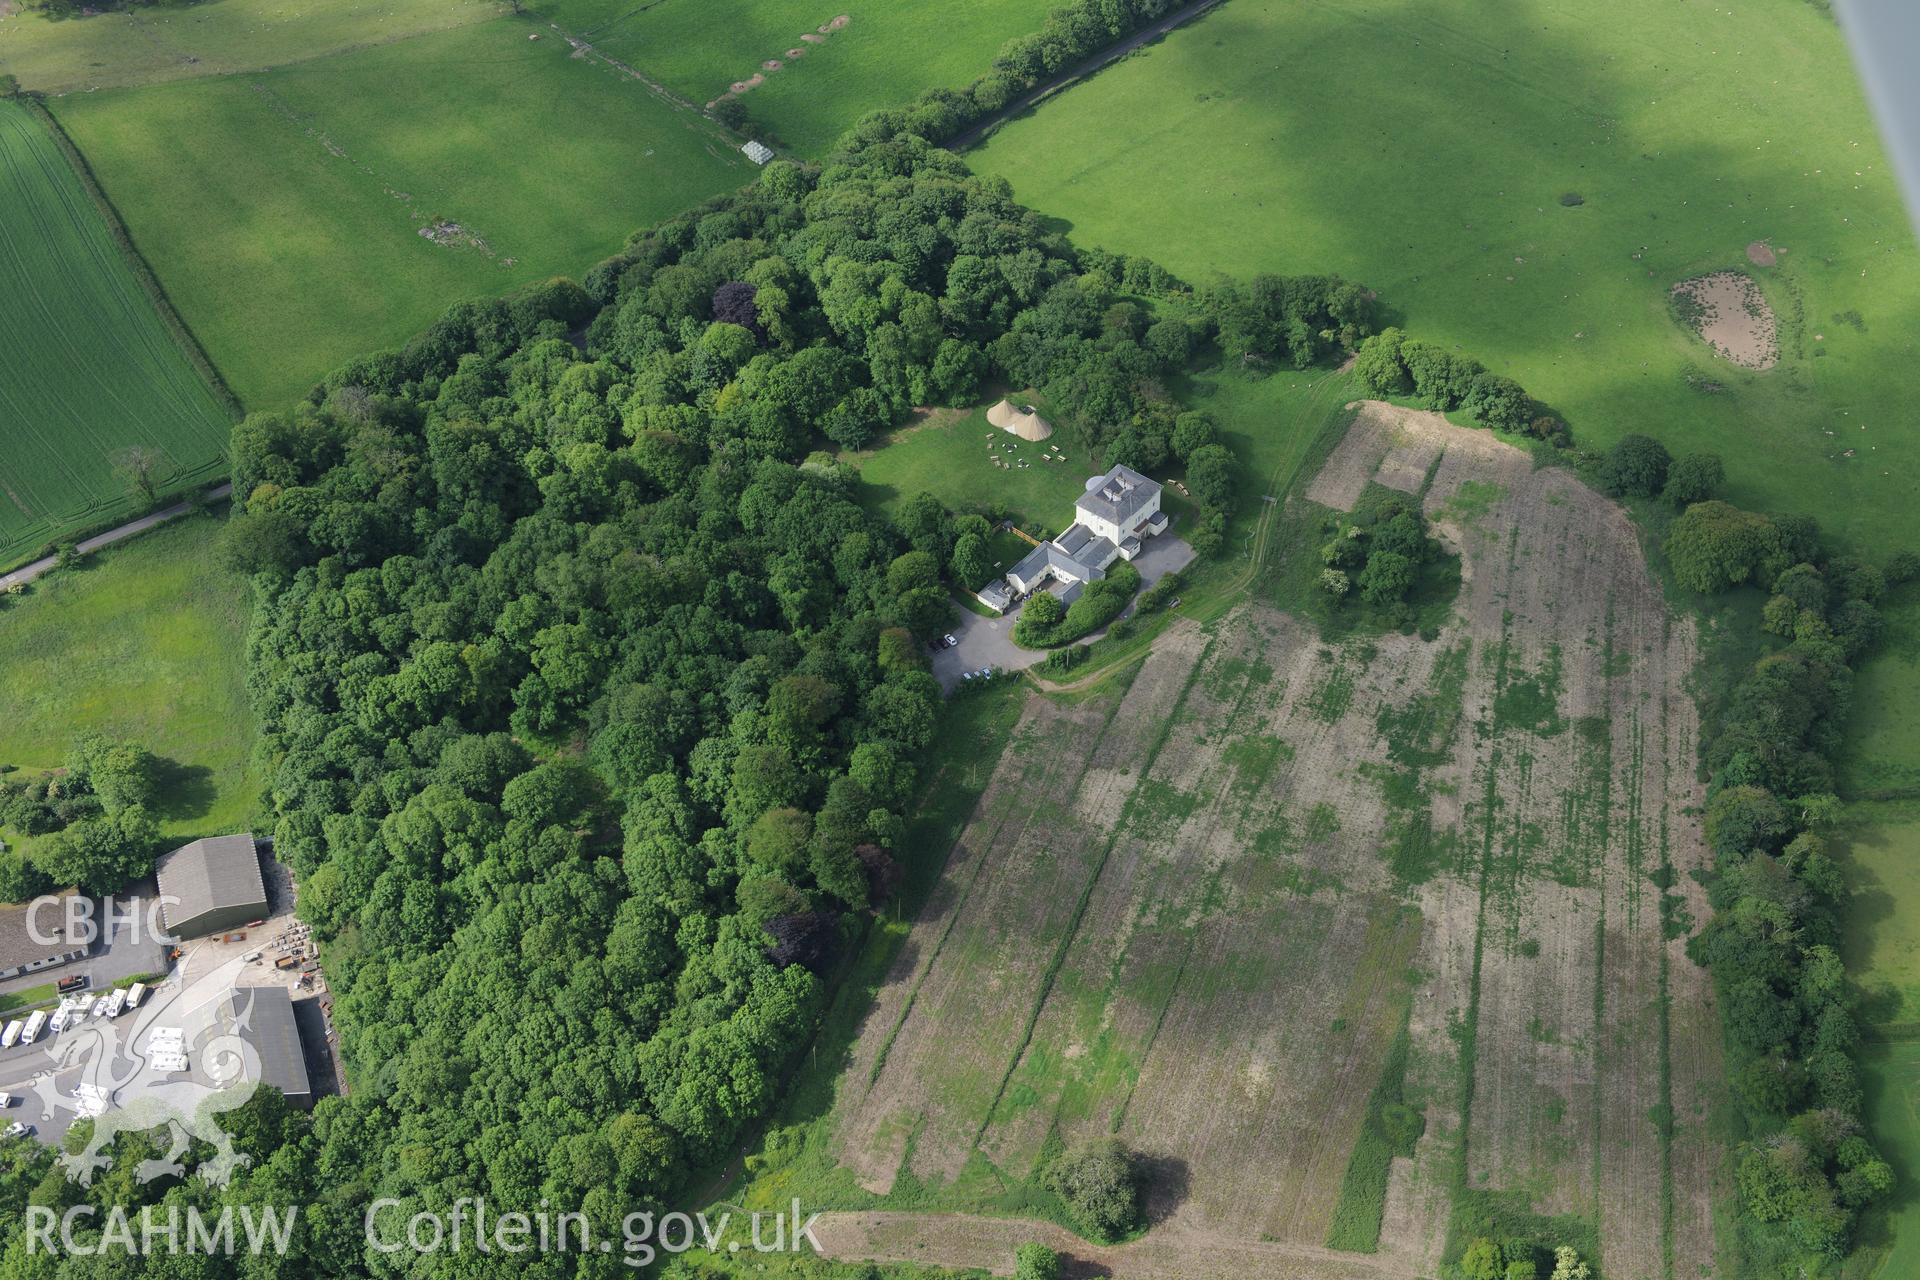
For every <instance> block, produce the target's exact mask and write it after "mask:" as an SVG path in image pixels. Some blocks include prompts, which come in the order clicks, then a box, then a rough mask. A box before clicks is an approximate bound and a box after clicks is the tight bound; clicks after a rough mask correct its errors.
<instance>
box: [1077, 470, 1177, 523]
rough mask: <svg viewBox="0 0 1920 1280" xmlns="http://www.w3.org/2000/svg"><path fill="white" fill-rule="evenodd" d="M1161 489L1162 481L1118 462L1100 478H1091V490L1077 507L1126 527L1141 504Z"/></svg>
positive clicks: (1089, 489) (1081, 497) (1081, 496)
mask: <svg viewBox="0 0 1920 1280" xmlns="http://www.w3.org/2000/svg"><path fill="white" fill-rule="evenodd" d="M1159 492H1160V486H1159V484H1158V483H1156V482H1154V481H1152V480H1149V479H1147V478H1146V477H1145V476H1143V475H1141V474H1140V473H1139V472H1138V471H1135V470H1134V469H1133V468H1132V467H1129V466H1116V467H1115V468H1114V469H1113V470H1111V471H1109V472H1107V474H1105V475H1104V476H1101V477H1100V479H1099V480H1098V481H1089V482H1088V484H1087V491H1086V492H1085V493H1083V494H1081V495H1080V501H1078V502H1076V503H1074V507H1075V509H1077V510H1079V511H1082V512H1085V513H1086V514H1087V515H1089V516H1093V517H1096V518H1098V519H1101V520H1110V521H1112V522H1113V523H1114V524H1117V525H1119V526H1121V527H1122V528H1125V527H1126V526H1127V522H1128V521H1130V520H1131V519H1133V515H1134V513H1135V512H1136V511H1138V510H1140V508H1141V507H1144V506H1146V505H1147V503H1148V502H1149V501H1151V500H1152V499H1153V498H1154V496H1155V495H1157V494H1158V493H1159Z"/></svg>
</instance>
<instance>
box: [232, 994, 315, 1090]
mask: <svg viewBox="0 0 1920 1280" xmlns="http://www.w3.org/2000/svg"><path fill="white" fill-rule="evenodd" d="M219 1025H221V1026H222V1027H224V1028H228V1029H231V1030H232V1031H233V1033H234V1034H236V1035H239V1036H241V1037H242V1038H243V1039H245V1040H246V1042H247V1043H248V1044H250V1045H252V1046H253V1049H254V1052H255V1053H257V1054H259V1055H260V1079H259V1081H258V1083H260V1084H270V1085H272V1086H273V1087H274V1088H276V1089H278V1090H279V1091H280V1092H282V1093H284V1094H286V1095H287V1097H288V1098H291V1099H292V1100H294V1101H296V1102H299V1101H302V1100H304V1099H305V1098H307V1097H308V1096H310V1095H311V1094H312V1092H313V1085H312V1084H311V1083H310V1082H309V1081H308V1079H307V1058H306V1054H305V1053H304V1052H303V1051H302V1049H301V1047H300V1029H299V1027H298V1026H297V1025H296V1024H295V1023H294V1019H293V997H292V995H291V994H290V993H289V992H288V991H287V989H286V988H285V987H235V988H233V990H231V991H229V992H227V994H226V995H224V996H222V997H221V998H220V1016H219Z"/></svg>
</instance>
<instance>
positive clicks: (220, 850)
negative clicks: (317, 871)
mask: <svg viewBox="0 0 1920 1280" xmlns="http://www.w3.org/2000/svg"><path fill="white" fill-rule="evenodd" d="M158 878H159V881H160V918H161V920H162V921H164V922H165V924H166V927H167V930H168V931H169V932H172V931H173V929H174V928H175V926H177V925H181V924H184V923H186V922H187V921H190V920H195V919H198V918H199V917H200V916H203V915H205V914H206V913H207V912H209V911H213V910H216V909H219V908H224V907H238V906H248V907H254V906H257V907H258V908H259V909H260V910H261V911H263V912H264V911H265V910H266V905H267V883H266V880H265V878H264V877H263V876H262V875H261V874H260V851H259V850H258V849H257V848H255V847H254V843H253V836H252V834H251V833H247V834H242V835H237V836H213V837H211V838H209V839H206V840H195V841H194V842H193V843H192V844H189V845H183V846H181V847H180V848H178V849H175V850H174V851H173V852H172V853H170V854H168V855H167V856H166V857H164V858H162V859H160V867H159V872H158Z"/></svg>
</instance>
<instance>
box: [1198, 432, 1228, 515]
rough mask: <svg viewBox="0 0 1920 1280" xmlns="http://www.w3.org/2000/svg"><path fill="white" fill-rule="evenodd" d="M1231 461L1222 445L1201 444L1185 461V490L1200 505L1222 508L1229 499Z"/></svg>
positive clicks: (1226, 449)
mask: <svg viewBox="0 0 1920 1280" xmlns="http://www.w3.org/2000/svg"><path fill="white" fill-rule="evenodd" d="M1234 470H1235V459H1234V456H1233V451H1232V450H1230V449H1228V448H1227V447H1226V446H1225V445H1223V444H1203V445H1201V446H1200V447H1199V448H1197V449H1195V450H1194V451H1193V454H1192V456H1191V457H1189V458H1188V459H1187V488H1188V489H1189V490H1191V491H1192V493H1193V497H1194V500H1195V501H1196V502H1198V503H1200V504H1201V505H1202V506H1207V507H1213V508H1216V509H1224V508H1225V507H1226V505H1227V503H1228V502H1229V501H1231V500H1232V498H1233V476H1234Z"/></svg>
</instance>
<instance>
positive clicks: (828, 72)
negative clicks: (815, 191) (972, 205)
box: [534, 0, 1054, 156]
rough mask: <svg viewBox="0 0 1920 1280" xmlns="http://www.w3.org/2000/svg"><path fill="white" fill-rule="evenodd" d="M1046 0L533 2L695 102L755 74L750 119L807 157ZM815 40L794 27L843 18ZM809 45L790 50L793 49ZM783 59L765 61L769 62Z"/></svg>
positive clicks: (943, 74) (975, 71)
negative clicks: (798, 53) (792, 53)
mask: <svg viewBox="0 0 1920 1280" xmlns="http://www.w3.org/2000/svg"><path fill="white" fill-rule="evenodd" d="M1052 8H1054V5H1053V4H1052V2H1051V0H969V3H967V4H938V3H934V2H933V0H877V2H875V3H861V0H833V2H832V3H817V2H815V0H697V2H694V3H686V2H684V0H672V2H671V3H666V4H651V5H636V4H630V3H625V2H624V0H535V4H534V9H535V11H536V12H537V13H539V14H540V15H541V16H542V17H544V18H547V19H550V20H551V21H554V22H557V23H559V24H560V25H561V26H563V27H566V28H567V29H568V30H570V31H572V32H573V33H575V34H576V35H578V36H580V37H581V38H582V39H585V40H589V41H591V42H592V43H593V45H594V47H595V48H597V49H600V50H601V51H603V52H605V53H607V54H609V55H611V56H613V57H616V58H619V59H620V60H621V61H623V62H627V63H630V64H631V65H633V66H635V67H638V68H639V69H640V70H642V71H644V72H646V73H647V74H648V75H651V76H655V77H657V78H659V79H660V80H661V81H662V82H663V83H665V84H666V85H667V86H668V87H669V88H671V89H673V90H674V91H675V92H676V93H679V94H682V95H684V96H685V97H687V98H688V99H690V100H691V101H694V102H698V103H706V102H710V101H712V100H713V99H715V98H717V97H719V96H720V95H721V94H723V93H725V92H727V89H728V86H729V85H731V84H733V83H734V82H735V81H741V80H746V79H749V78H750V77H752V76H753V75H755V74H760V75H764V76H765V77H766V79H765V81H764V82H763V83H761V84H760V85H758V86H756V87H755V88H753V89H751V90H749V91H748V92H747V93H746V94H744V95H743V96H742V101H743V102H745V104H746V106H747V110H748V112H749V113H750V114H751V115H752V117H753V118H754V119H755V120H757V121H760V122H762V123H764V124H766V125H768V126H770V127H771V128H772V130H773V132H774V134H775V135H776V136H777V138H778V140H779V141H780V142H781V143H783V144H784V145H786V146H789V147H792V148H794V149H795V150H797V151H799V152H801V153H802V154H804V155H809V156H817V155H819V154H821V153H822V152H824V151H825V150H826V149H827V147H828V146H830V145H831V144H832V143H833V141H834V140H835V139H836V138H838V137H839V136H840V135H841V134H842V133H843V132H845V131H846V129H847V127H848V126H849V125H851V124H852V123H853V122H854V121H855V120H857V119H859V118H860V116H861V115H863V114H865V113H866V112H868V111H872V110H874V109H876V108H878V107H890V106H895V105H897V104H899V103H903V102H906V101H907V100H908V99H910V98H913V97H915V96H917V95H918V94H919V93H920V92H921V91H922V90H924V89H928V88H932V87H934V86H937V85H945V86H953V87H961V86H964V85H966V84H967V83H968V82H970V81H971V80H972V79H973V78H974V77H975V76H977V75H979V74H981V73H982V72H984V71H985V70H987V64H988V63H990V62H992V61H993V57H994V55H995V54H996V53H998V52H999V51H1000V48H1001V46H1002V45H1004V44H1006V43H1007V41H1009V40H1011V39H1013V38H1014V37H1015V36H1021V35H1025V34H1027V33H1028V32H1030V31H1037V30H1039V29H1040V27H1041V25H1042V24H1043V23H1044V22H1045V21H1046V19H1047V13H1048V11H1049V10H1051V9H1052ZM843 15H844V16H845V17H846V18H847V23H846V25H845V26H843V27H841V28H840V29H839V30H837V31H834V32H832V33H831V34H829V35H827V36H826V37H825V38H824V39H822V40H820V42H819V43H817V44H816V43H809V42H807V41H803V40H802V39H801V38H800V37H801V36H802V35H815V36H818V35H820V31H819V28H820V27H822V26H825V25H829V24H831V23H832V21H833V19H834V18H836V17H840V16H843ZM802 48H803V49H805V50H806V51H807V52H806V53H805V55H804V56H803V57H800V58H790V57H788V56H787V51H788V50H790V49H802ZM770 59H771V60H774V61H778V62H780V63H781V64H782V66H781V69H780V70H777V71H771V72H768V71H764V70H763V69H762V67H761V63H763V62H766V61H768V60H770Z"/></svg>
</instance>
